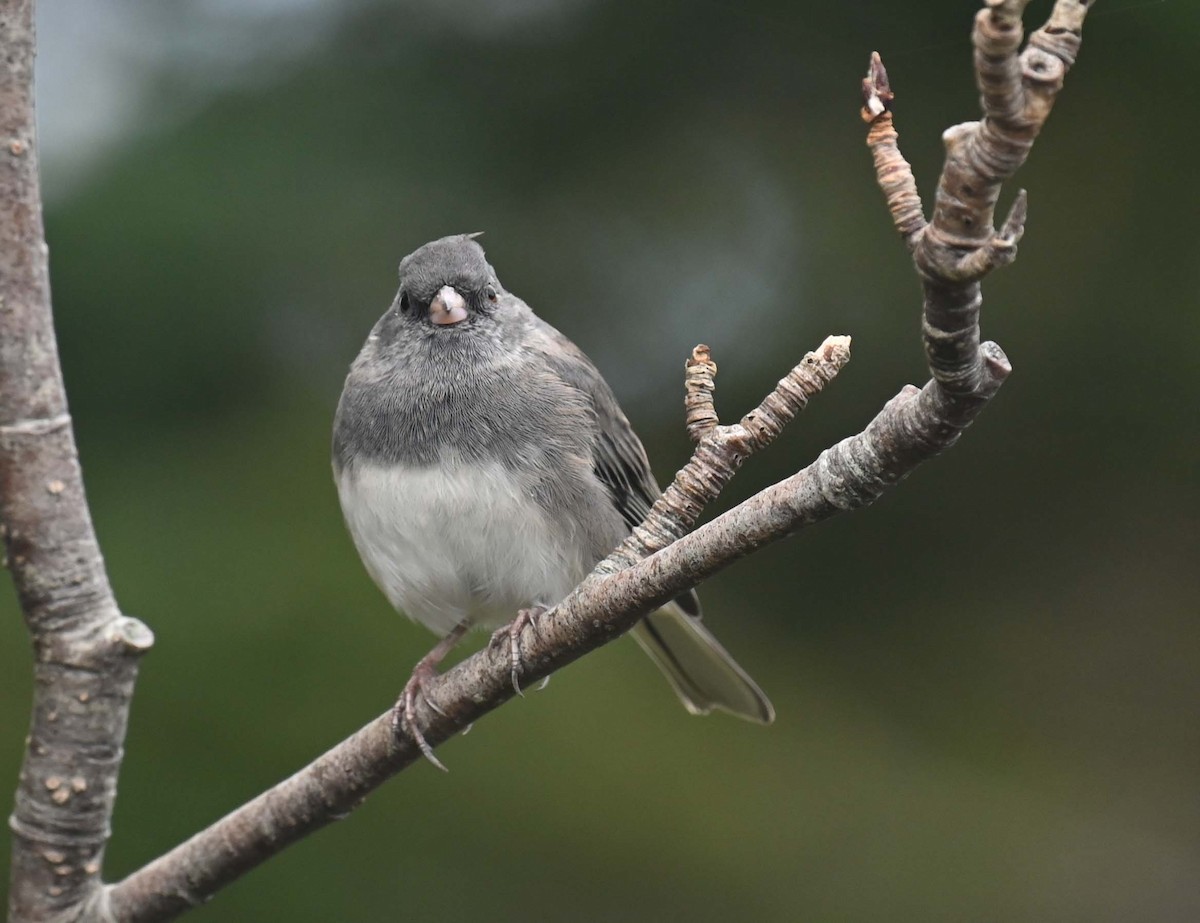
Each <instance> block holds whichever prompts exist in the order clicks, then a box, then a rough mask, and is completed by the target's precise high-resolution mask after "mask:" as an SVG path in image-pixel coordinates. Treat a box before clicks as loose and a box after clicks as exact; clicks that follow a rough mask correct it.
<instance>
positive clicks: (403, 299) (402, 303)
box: [400, 292, 408, 314]
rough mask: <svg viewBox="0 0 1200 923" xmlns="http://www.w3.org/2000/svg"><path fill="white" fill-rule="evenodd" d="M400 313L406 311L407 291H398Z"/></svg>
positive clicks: (405, 312)
mask: <svg viewBox="0 0 1200 923" xmlns="http://www.w3.org/2000/svg"><path fill="white" fill-rule="evenodd" d="M400 313H401V314H407V313H408V292H401V293H400Z"/></svg>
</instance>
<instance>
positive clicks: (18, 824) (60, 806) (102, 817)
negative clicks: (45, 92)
mask: <svg viewBox="0 0 1200 923" xmlns="http://www.w3.org/2000/svg"><path fill="white" fill-rule="evenodd" d="M0 46H2V47H3V48H4V49H5V59H4V60H3V61H2V62H0V145H2V147H0V215H2V217H0V528H2V529H3V535H4V543H5V549H6V552H7V560H8V567H9V569H10V571H11V572H12V578H13V583H14V585H15V587H16V590H17V595H18V597H19V599H20V603H21V609H22V611H23V612H24V614H25V621H26V625H27V626H28V628H29V634H30V637H31V639H32V641H33V650H34V671H33V673H34V687H33V688H34V694H33V715H32V718H31V721H30V730H29V742H28V744H27V746H26V751H25V759H24V763H23V765H22V767H21V776H20V783H19V787H18V788H17V793H16V803H15V806H14V808H13V813H12V817H11V819H10V821H9V824H10V826H11V828H12V833H13V837H12V886H11V889H10V892H9V908H8V911H9V918H10V919H11V920H13V921H25V920H46V919H50V918H51V917H53V916H55V915H57V914H59V913H60V912H63V911H65V910H68V909H71V908H77V907H79V906H80V905H81V904H82V903H83V902H84V901H85V900H86V899H87V898H88V897H89V895H92V894H94V893H96V892H98V891H99V889H100V865H101V862H102V860H103V856H104V846H105V843H106V842H107V841H108V836H109V820H110V818H111V816H112V809H113V800H114V798H115V795H116V785H117V772H118V770H119V768H120V764H121V746H122V744H123V742H124V739H125V727H126V723H127V720H128V716H129V702H130V698H131V696H132V694H133V683H134V679H135V678H136V675H137V662H138V657H139V655H140V654H141V653H142V652H143V651H145V650H146V649H147V648H149V647H150V645H151V643H152V641H153V637H152V635H151V634H150V631H149V629H147V628H146V627H145V626H144V625H142V623H141V622H138V621H137V620H135V619H129V618H125V617H124V616H122V615H121V613H120V611H119V610H118V609H117V603H116V600H115V599H114V598H113V594H112V590H111V589H110V587H109V584H108V577H107V575H106V574H105V571H104V561H103V559H102V558H101V556H100V548H99V546H98V545H97V543H96V536H95V534H94V532H93V530H92V522H91V517H90V515H89V513H88V507H87V500H86V499H85V497H84V492H83V480H82V477H81V475H80V469H79V459H78V456H77V453H76V449H75V437H74V434H73V432H72V429H71V418H70V416H68V414H67V401H66V393H65V391H64V389H63V382H62V373H61V371H60V370H59V365H58V350H57V346H56V344H55V339H54V327H53V320H52V318H51V315H50V285H49V275H48V268H47V251H46V245H45V243H44V242H43V230H42V208H41V198H40V193H39V190H38V164H37V147H36V145H35V138H34V107H33V55H34V33H33V3H32V2H31V0H2V2H0Z"/></svg>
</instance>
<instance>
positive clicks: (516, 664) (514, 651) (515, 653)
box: [488, 606, 546, 696]
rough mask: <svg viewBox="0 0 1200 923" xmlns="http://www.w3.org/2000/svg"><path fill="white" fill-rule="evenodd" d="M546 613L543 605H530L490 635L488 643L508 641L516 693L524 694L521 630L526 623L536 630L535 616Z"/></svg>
mask: <svg viewBox="0 0 1200 923" xmlns="http://www.w3.org/2000/svg"><path fill="white" fill-rule="evenodd" d="M545 614H546V607H545V606H531V607H530V608H528V609H522V610H521V611H520V612H518V613H517V617H516V618H515V619H513V620H512V621H511V622H509V623H508V624H507V625H505V626H504V627H503V628H500V629H497V631H496V633H495V634H493V635H492V639H491V640H490V641H489V642H488V645H489V646H490V645H492V644H498V643H502V642H504V641H505V640H507V641H508V658H509V663H510V665H511V668H512V684H513V689H515V690H516V692H517V695H519V696H524V695H525V693H524V692H522V691H521V681H520V675H521V671H522V670H523V669H524V668H525V666H524V664H523V663H521V632H522V631H524V630H525V626H526V625H532V626H533V630H534V631H535V632H536V631H537V618H538V616H540V615H545Z"/></svg>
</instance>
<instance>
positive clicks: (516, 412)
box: [334, 342, 624, 633]
mask: <svg viewBox="0 0 1200 923" xmlns="http://www.w3.org/2000/svg"><path fill="white" fill-rule="evenodd" d="M371 348H372V344H371V343H370V342H368V345H367V347H365V348H364V355H363V356H360V357H359V360H358V361H356V363H355V365H354V367H353V368H352V370H351V374H350V377H349V378H348V380H347V384H346V389H345V391H344V392H343V395H342V400H341V403H340V404H339V407H338V417H337V421H336V424H335V437H334V472H335V477H336V479H337V485H338V495H339V498H340V499H341V503H342V510H343V513H344V515H345V518H346V523H347V525H348V527H349V530H350V534H351V536H352V537H353V539H354V543H355V545H356V546H357V548H358V551H359V553H360V555H361V556H362V559H363V561H364V563H365V565H366V568H367V570H368V572H369V573H370V574H371V576H372V577H373V578H374V580H375V582H376V583H377V584H378V585H379V587H380V589H382V590H383V592H384V594H385V595H386V596H387V597H388V599H389V600H390V601H391V602H392V604H393V605H395V606H396V607H397V608H398V609H401V610H403V611H404V612H406V613H407V614H408V615H409V616H410V617H412V618H413V619H415V620H417V621H419V622H421V623H422V624H425V625H427V626H428V627H430V628H431V629H433V630H434V631H437V632H439V633H445V632H447V631H449V630H450V629H451V628H453V627H454V626H455V625H457V624H459V623H460V622H463V621H468V622H470V623H471V624H479V625H498V624H502V623H503V622H504V621H506V620H508V619H510V618H512V617H513V615H515V614H516V612H517V610H518V609H520V608H523V607H527V606H530V605H552V604H554V603H556V602H558V600H560V599H561V598H562V597H563V596H564V595H566V593H567V592H569V591H570V590H571V588H572V587H574V586H575V585H576V584H577V583H578V582H579V581H580V580H581V579H582V578H583V577H584V576H585V575H586V574H587V572H588V571H589V570H590V569H591V567H592V566H593V565H594V564H595V562H596V561H597V560H599V559H600V558H601V557H602V556H603V555H604V554H606V553H607V552H608V551H610V550H611V549H612V547H613V546H614V545H615V544H616V542H617V541H618V540H619V539H620V538H621V537H622V536H623V534H624V527H623V526H622V524H621V521H620V517H619V515H618V514H617V513H616V511H615V509H614V508H613V506H612V504H611V501H610V499H609V497H608V495H607V493H606V490H605V488H604V487H603V485H602V484H601V483H600V481H599V480H598V478H597V477H596V475H595V472H594V470H593V460H592V446H593V444H594V440H595V437H596V419H595V410H594V408H593V406H592V405H591V403H590V399H588V398H587V396H586V395H583V394H582V393H581V392H579V391H578V390H577V389H575V388H573V387H571V386H570V385H568V384H566V383H565V382H563V381H562V380H561V379H560V378H558V377H557V376H555V375H554V374H553V373H552V371H551V370H550V369H549V368H548V367H547V366H546V364H545V363H539V362H537V361H536V356H535V355H532V354H531V353H530V352H528V351H522V350H515V351H511V350H510V351H506V352H502V353H483V354H471V353H461V352H460V353H456V352H454V351H449V352H447V351H443V352H442V353H440V354H438V355H426V354H423V353H421V352H420V351H416V350H409V351H408V352H407V353H405V354H404V355H403V356H391V357H390V361H382V359H383V358H386V357H379V356H374V357H372V356H370V355H369V354H368V350H370V349H371ZM364 357H365V358H364Z"/></svg>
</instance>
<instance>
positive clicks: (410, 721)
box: [392, 660, 450, 772]
mask: <svg viewBox="0 0 1200 923" xmlns="http://www.w3.org/2000/svg"><path fill="white" fill-rule="evenodd" d="M437 675H438V672H437V667H435V666H434V665H433V664H431V663H427V662H425V661H424V660H422V661H420V662H419V663H418V664H417V665H416V667H414V668H413V672H412V676H410V677H409V679H408V682H407V683H405V684H404V690H403V691H402V692H401V693H400V698H398V699H397V700H396V706H395V708H394V709H393V710H392V734H393V736H394V735H396V734H397V733H398V732H399V731H400V729H401V727H404V728H407V729H408V733H409V734H410V735H411V736H412V739H413V740H414V741H416V744H417V747H418V749H420V751H421V755H422V756H424V757H425V759H427V760H429V762H431V763H432V764H433V765H434V766H436V767H437V768H438V769H440V770H441V771H442V772H449V771H450V770H448V769H447V768H446V766H445V764H444V763H442V761H441V760H439V759H438V758H437V757H436V756H434V754H433V747H431V746H429V741H427V740H426V739H425V735H424V734H422V733H421V729H420V728H419V727H418V726H417V697H418V696H423V697H424V699H425V703H426V704H427V705H428V706H429V707H430V708H431V709H432V710H433V711H435V712H437V713H438V714H439V715H442V716H443V717H445V715H446V713H445V712H444V711H442V709H440V708H438V707H437V706H436V705H434V704H433V701H432V700H431V699H430V698H429V696H427V695H425V684H426V683H427V682H429V681H430V680H431V679H433V678H434V677H435V676H437Z"/></svg>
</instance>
